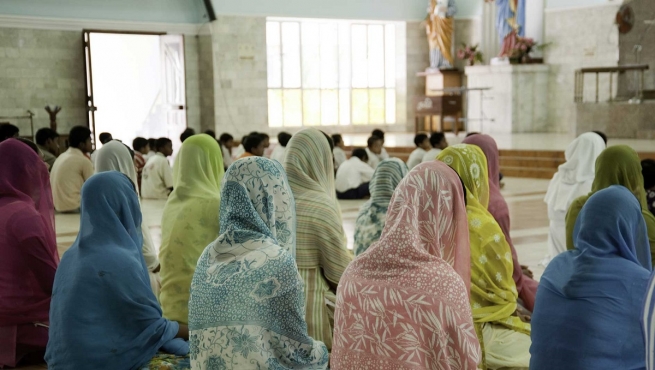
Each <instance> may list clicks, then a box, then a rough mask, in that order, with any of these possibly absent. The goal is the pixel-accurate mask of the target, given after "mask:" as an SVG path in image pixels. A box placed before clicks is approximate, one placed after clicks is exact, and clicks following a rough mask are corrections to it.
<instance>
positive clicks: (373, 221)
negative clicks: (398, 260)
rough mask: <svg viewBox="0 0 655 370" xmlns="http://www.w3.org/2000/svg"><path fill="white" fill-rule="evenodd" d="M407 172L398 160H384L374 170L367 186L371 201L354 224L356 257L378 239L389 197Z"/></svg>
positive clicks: (364, 206) (385, 215) (405, 167)
mask: <svg viewBox="0 0 655 370" xmlns="http://www.w3.org/2000/svg"><path fill="white" fill-rule="evenodd" d="M407 172H408V169H407V165H406V164H405V162H403V161H401V160H400V159H398V158H390V159H385V160H383V161H382V162H380V164H379V165H378V167H377V168H376V169H375V173H374V174H373V178H372V179H371V182H370V184H369V190H370V192H371V199H370V200H369V201H368V202H366V203H364V205H363V206H362V208H361V209H360V210H359V215H358V216H357V221H356V222H355V255H356V256H358V255H360V254H362V253H364V252H365V251H366V250H367V249H368V247H370V246H371V244H373V243H375V242H376V241H378V240H379V239H380V234H382V229H384V223H385V221H386V219H387V208H388V207H389V202H390V201H391V196H392V195H393V192H394V191H395V190H396V187H397V186H398V184H400V181H402V179H403V178H404V177H405V175H407Z"/></svg>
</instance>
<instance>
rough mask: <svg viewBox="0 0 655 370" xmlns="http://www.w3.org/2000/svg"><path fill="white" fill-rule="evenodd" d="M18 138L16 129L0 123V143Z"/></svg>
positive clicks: (18, 131) (8, 124) (9, 124)
mask: <svg viewBox="0 0 655 370" xmlns="http://www.w3.org/2000/svg"><path fill="white" fill-rule="evenodd" d="M19 136H20V130H19V129H18V127H16V126H14V125H12V124H11V123H0V141H5V140H7V139H11V138H18V137H19Z"/></svg>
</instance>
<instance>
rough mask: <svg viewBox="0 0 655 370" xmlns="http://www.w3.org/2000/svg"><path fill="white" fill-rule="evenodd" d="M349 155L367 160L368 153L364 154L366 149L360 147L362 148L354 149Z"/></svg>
mask: <svg viewBox="0 0 655 370" xmlns="http://www.w3.org/2000/svg"><path fill="white" fill-rule="evenodd" d="M351 157H357V158H359V159H361V160H362V161H363V162H367V160H368V154H366V149H362V148H356V149H354V150H353V154H352V156H351Z"/></svg>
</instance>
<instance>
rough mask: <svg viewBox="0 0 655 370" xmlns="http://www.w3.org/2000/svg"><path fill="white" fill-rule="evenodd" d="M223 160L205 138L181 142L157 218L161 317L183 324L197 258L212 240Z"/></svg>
mask: <svg viewBox="0 0 655 370" xmlns="http://www.w3.org/2000/svg"><path fill="white" fill-rule="evenodd" d="M223 174H224V169H223V156H222V154H221V148H220V147H219V146H218V143H217V142H216V140H214V139H213V138H212V137H210V136H209V135H204V134H203V135H194V136H191V137H190V138H188V139H186V140H185V141H184V143H183V144H182V149H180V153H179V154H178V155H177V159H176V160H175V166H174V168H173V180H174V182H173V183H174V188H173V192H172V193H171V195H170V196H169V197H168V201H167V202H166V206H165V207H164V215H163V218H162V223H161V227H162V244H161V250H160V251H159V260H160V262H161V272H160V276H161V293H160V296H159V300H160V302H161V307H162V311H163V312H164V317H166V318H167V319H169V320H174V321H177V322H180V323H183V324H186V323H187V322H188V319H189V308H188V307H189V290H190V288H191V280H192V279H193V273H194V272H195V270H196V264H197V263H198V258H200V255H201V254H202V252H203V251H204V250H205V247H207V245H209V244H210V243H211V242H213V241H214V240H215V239H216V238H217V237H218V232H219V223H218V216H219V214H218V213H219V208H220V203H221V197H220V193H221V181H222V180H223Z"/></svg>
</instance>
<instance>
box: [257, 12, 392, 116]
mask: <svg viewBox="0 0 655 370" xmlns="http://www.w3.org/2000/svg"><path fill="white" fill-rule="evenodd" d="M266 46H267V57H268V121H269V126H270V127H300V126H336V125H351V124H353V125H368V124H377V125H379V124H392V123H396V90H395V88H396V63H395V62H396V26H395V24H385V23H362V22H351V21H327V20H325V21H322V20H288V21H286V20H282V21H277V20H269V21H268V22H267V24H266Z"/></svg>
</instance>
